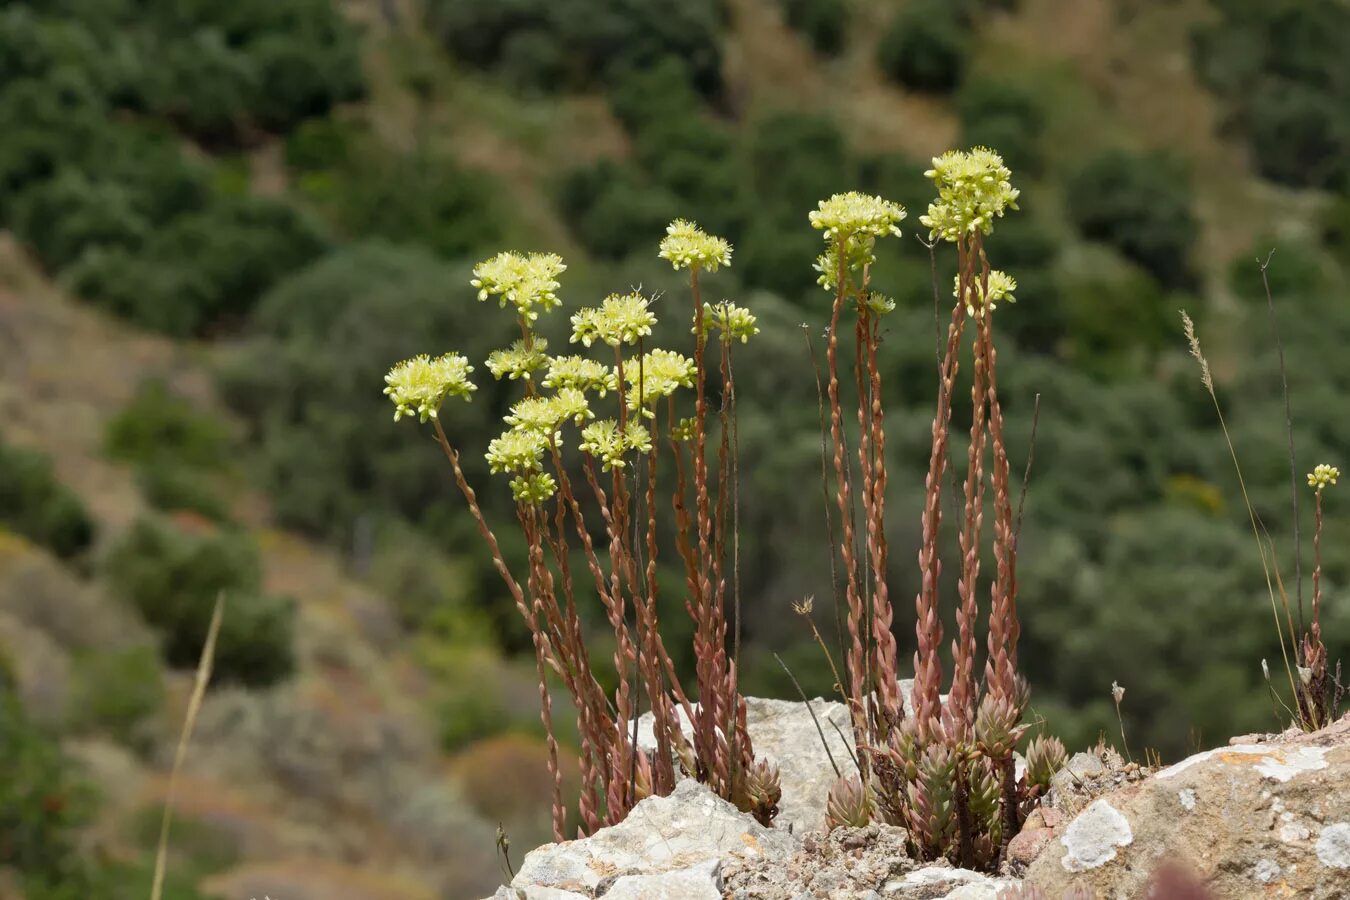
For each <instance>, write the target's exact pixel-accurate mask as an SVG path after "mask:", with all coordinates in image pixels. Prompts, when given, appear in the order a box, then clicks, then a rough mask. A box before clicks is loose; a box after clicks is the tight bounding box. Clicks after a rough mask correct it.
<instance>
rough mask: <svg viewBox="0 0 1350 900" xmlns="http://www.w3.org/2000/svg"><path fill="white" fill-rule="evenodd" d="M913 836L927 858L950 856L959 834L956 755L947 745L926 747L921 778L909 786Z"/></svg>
mask: <svg viewBox="0 0 1350 900" xmlns="http://www.w3.org/2000/svg"><path fill="white" fill-rule="evenodd" d="M909 820H910V821H909V826H910V834H911V836H912V837H913V839H914V840H915V842H917V843H918V844H919V846H920V848H921V849H922V850H923V852H924V854H925V856H926V857H927V858H930V859H936V858H938V857H940V856H946V855H948V851H949V850H950V849H951V845H952V840H953V838H954V837H955V835H956V753H955V752H954V751H953V750H952V748H951V747H950V746H949V745H947V744H944V743H940V742H935V743H932V744H929V745H928V746H927V747H925V748H924V750H923V754H922V755H921V756H920V757H919V777H918V778H917V779H916V780H915V781H912V782H910V785H909Z"/></svg>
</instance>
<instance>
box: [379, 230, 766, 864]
mask: <svg viewBox="0 0 1350 900" xmlns="http://www.w3.org/2000/svg"><path fill="white" fill-rule="evenodd" d="M731 254H732V248H731V245H730V244H729V243H728V242H727V241H725V240H723V239H722V238H719V237H715V236H712V235H709V234H706V233H705V232H703V231H702V230H701V229H699V228H698V226H696V225H695V224H693V223H691V222H686V221H684V220H677V221H675V222H673V223H672V224H671V225H670V227H669V229H668V233H667V235H666V237H665V239H664V240H662V241H661V246H660V256H661V257H662V258H663V259H665V260H666V261H668V262H669V263H671V265H672V266H674V267H675V268H676V269H683V270H687V271H688V273H689V284H690V295H691V296H690V304H691V305H690V307H689V308H690V319H691V323H692V328H691V334H692V336H693V355H692V356H686V355H685V354H684V353H681V352H679V351H676V350H671V349H667V348H661V347H649V346H648V342H649V340H650V338H651V335H652V328H653V326H655V325H656V323H657V315H656V311H655V309H654V308H653V298H651V297H648V296H646V295H644V294H642V293H641V292H639V291H632V292H629V293H624V294H611V295H609V296H608V297H605V298H604V299H603V300H602V301H601V303H600V304H599V305H598V306H594V307H586V308H582V309H578V310H577V311H576V312H574V313H573V314H572V315H571V326H572V332H571V340H570V344H571V345H572V346H571V347H570V348H569V349H571V350H573V351H580V352H572V353H567V354H558V355H553V354H551V353H550V348H549V345H548V343H547V341H546V340H545V339H544V338H543V337H542V336H540V335H539V334H537V326H538V322H539V320H540V317H541V316H543V315H547V314H549V313H551V312H553V311H554V310H556V309H558V308H559V307H560V306H561V305H562V301H561V299H560V298H559V294H558V291H559V289H560V281H559V278H560V276H561V275H562V273H563V272H564V271H565V270H566V266H565V265H564V264H563V261H562V260H561V258H559V257H558V256H556V255H553V254H542V253H536V254H529V255H522V254H518V253H509V252H508V253H499V254H497V255H496V256H494V257H492V258H491V259H488V260H485V261H483V262H481V263H479V264H478V265H477V266H476V267H475V268H474V271H473V280H472V282H471V284H472V286H473V287H474V288H476V289H477V292H478V299H479V300H480V301H488V300H494V299H495V300H496V301H497V303H498V304H499V305H500V307H501V308H502V309H504V310H507V311H509V312H510V313H511V314H513V315H514V317H515V319H516V323H517V325H518V327H519V330H520V339H519V340H517V341H515V342H513V343H512V344H511V345H510V346H509V347H504V348H501V349H499V350H495V351H493V352H492V353H491V354H489V356H488V358H487V360H486V363H485V364H486V367H487V369H488V371H489V372H490V373H491V374H492V376H493V377H494V378H497V379H498V380H501V379H506V380H508V381H511V382H515V383H519V385H520V387H521V392H522V396H521V397H520V399H519V400H517V401H516V402H515V403H514V404H512V406H511V407H510V409H509V411H508V412H507V414H506V415H505V416H504V417H503V424H504V426H505V428H504V430H503V431H502V433H501V434H500V435H499V436H498V437H496V438H494V439H493V440H492V441H490V442H489V444H488V447H487V450H486V458H487V461H488V465H489V469H490V471H491V473H492V474H494V475H498V476H501V477H502V478H503V479H504V480H505V481H506V482H507V486H508V487H509V489H510V492H511V497H512V499H513V500H514V501H515V507H516V518H517V524H518V526H519V527H520V529H521V532H522V534H523V536H524V538H525V542H526V545H527V547H528V551H529V552H528V569H527V571H526V572H525V573H524V575H523V576H522V577H517V575H516V574H515V573H513V572H512V571H511V570H510V568H509V567H508V566H507V564H506V562H505V560H504V558H503V555H502V553H501V550H500V548H499V546H498V542H497V538H496V536H495V533H494V531H493V528H492V526H491V525H489V523H488V522H487V520H486V519H485V517H484V515H483V512H482V510H481V508H480V507H479V504H478V501H477V496H476V494H475V492H474V489H473V487H471V486H470V485H469V483H468V481H467V479H466V477H465V475H464V472H463V469H462V467H461V465H460V456H459V454H460V450H459V448H458V447H456V445H455V443H454V442H453V441H452V439H451V437H450V435H449V433H448V432H447V430H446V428H445V426H444V425H443V424H442V421H441V416H440V412H441V409H442V407H443V405H444V404H445V402H446V401H447V400H450V399H452V398H460V399H464V400H469V399H471V398H472V395H473V392H474V390H475V386H474V384H473V383H472V381H471V380H470V379H471V376H472V374H473V372H474V370H475V369H474V366H473V365H471V364H470V363H469V361H468V360H467V359H466V358H465V357H463V356H462V355H460V354H457V353H453V352H451V353H446V354H444V355H442V356H439V357H434V358H433V357H430V356H418V357H414V358H412V359H409V360H406V361H404V362H401V363H399V364H398V365H396V366H394V367H393V368H392V369H391V370H390V371H389V374H388V375H387V376H386V379H385V381H386V384H387V386H386V388H385V393H386V394H387V395H388V396H389V398H390V400H391V401H392V402H393V404H394V410H395V411H394V418H395V420H398V419H402V418H404V417H414V416H415V417H416V418H417V419H418V421H419V422H421V423H423V424H426V423H430V425H431V427H432V430H433V432H434V434H435V437H436V440H437V442H438V443H439V444H440V447H441V449H442V451H443V452H444V454H445V456H446V458H447V459H448V460H449V462H450V465H451V468H452V469H453V472H454V476H455V481H456V484H457V486H458V488H459V490H460V492H461V493H462V495H463V497H464V500H465V502H466V504H467V506H468V509H469V512H470V514H471V515H472V516H473V518H474V521H475V523H476V524H477V527H478V530H479V533H480V534H481V536H482V537H483V539H484V541H485V542H486V543H487V546H488V549H489V551H490V553H491V555H492V557H493V560H494V564H495V566H496V569H497V571H498V573H499V574H500V575H501V577H502V579H503V581H504V582H505V583H506V586H507V589H508V591H509V592H510V594H511V596H512V598H513V600H514V602H515V605H516V607H517V609H518V611H519V613H520V615H521V617H522V618H523V619H524V621H525V623H526V625H527V626H528V628H529V631H530V634H531V635H532V639H533V647H534V656H535V664H536V668H537V670H538V675H539V682H540V687H539V696H540V707H541V708H540V712H541V718H542V721H543V724H544V728H545V731H546V734H547V738H548V752H549V768H550V771H551V773H552V776H553V784H554V792H553V830H554V836H555V838H556V839H558V840H563V839H565V836H566V833H567V822H566V809H567V804H566V802H565V800H564V798H563V796H562V787H561V776H560V769H559V765H558V754H559V747H558V743H557V740H556V739H555V737H554V728H553V710H552V699H551V696H550V693H549V690H548V676H549V675H550V673H551V674H552V675H553V676H556V677H557V678H558V679H559V680H560V681H561V682H562V684H563V686H564V687H565V688H566V689H567V691H568V694H569V695H570V697H571V699H572V702H573V704H574V705H575V707H576V710H577V719H578V730H579V733H580V738H581V741H580V743H581V746H580V752H579V766H580V771H581V780H582V788H581V796H580V800H579V804H578V810H579V815H580V819H581V821H580V824H579V831H580V833H583V834H584V833H589V832H592V831H594V830H595V829H597V828H599V827H601V826H603V825H606V824H612V823H614V822H617V821H619V820H621V819H622V818H623V817H624V816H625V815H626V814H627V813H628V811H629V810H630V809H631V808H632V807H633V805H634V804H635V803H637V802H638V801H639V800H641V799H642V798H643V797H646V796H649V795H651V794H667V793H669V792H670V791H671V790H672V789H673V788H674V786H675V781H676V778H677V774H678V773H677V767H678V770H679V771H683V772H684V774H686V775H689V776H692V777H696V778H698V779H699V780H701V781H704V782H707V783H708V784H709V785H710V787H712V789H713V790H714V791H716V792H717V793H718V794H720V795H721V796H723V797H725V798H726V799H728V800H730V801H732V802H734V803H736V804H737V805H738V806H739V807H740V808H742V809H744V810H747V811H749V812H751V813H753V814H754V815H755V816H756V817H757V818H758V819H759V820H760V821H762V822H764V823H766V824H767V823H769V822H771V821H772V819H773V817H774V815H776V813H777V810H778V801H779V799H780V796H781V790H780V788H779V775H778V769H777V768H776V767H775V766H773V765H771V764H769V763H767V762H765V761H762V760H761V761H756V760H755V758H754V754H753V748H752V746H751V742H750V738H749V735H748V733H747V731H746V726H745V703H744V701H743V700H742V699H741V697H740V694H739V692H738V690H737V671H736V664H735V660H734V659H732V658H731V657H729V655H728V653H727V646H726V645H727V615H726V589H727V577H728V573H727V572H726V557H727V552H726V550H727V545H728V539H729V536H728V533H727V528H726V524H725V523H726V516H725V514H724V513H725V510H726V506H727V504H728V503H729V502H732V501H730V500H729V498H728V496H727V494H728V492H734V490H735V488H734V482H735V478H734V474H733V472H734V466H735V460H734V455H733V454H732V453H731V447H730V444H729V441H728V434H729V433H731V432H732V431H733V430H734V420H735V415H736V409H735V382H734V377H733V369H732V356H733V352H732V351H733V347H734V346H735V345H736V344H738V343H744V342H745V341H748V340H749V339H750V338H751V337H752V336H754V335H755V334H756V333H758V328H757V326H756V320H755V316H754V315H753V314H752V313H751V312H749V311H748V310H746V309H744V308H742V307H739V306H736V305H734V304H731V303H725V302H724V303H718V304H708V303H705V302H704V301H703V300H702V297H701V294H700V283H699V279H700V275H701V274H702V273H703V272H713V271H716V270H717V269H719V268H721V267H723V266H727V265H730V262H731ZM710 342H712V343H711V344H710ZM710 345H711V346H712V348H713V353H714V354H715V360H716V364H717V365H718V368H719V370H720V376H721V383H722V395H723V397H724V402H723V403H722V404H721V409H720V411H719V412H718V415H719V417H720V418H721V423H720V424H721V428H720V434H721V442H720V447H719V448H718V453H717V460H716V465H717V471H716V473H715V474H716V477H715V479H714V478H713V476H712V475H711V474H710V473H709V465H708V456H709V454H708V452H707V427H706V426H707V418H708V403H707V397H706V383H707V381H708V378H709V373H708V371H707V370H708V368H709V363H708V357H709V352H708V351H709V349H710ZM690 395H692V396H690ZM688 413H692V414H688ZM663 447H667V448H668V449H669V453H670V456H671V458H672V459H673V463H674V466H673V467H674V485H673V489H672V493H671V501H672V504H673V506H674V511H675V522H676V533H675V535H674V536H673V537H674V543H675V546H676V548H677V551H678V554H679V557H680V559H681V560H682V562H683V564H684V569H685V582H686V591H687V594H686V597H685V601H686V602H685V606H686V608H687V609H688V610H689V612H690V614H691V615H692V617H693V620H694V625H695V628H694V651H695V657H696V659H697V689H698V693H697V703H696V704H695V703H693V702H691V701H690V699H689V697H688V696H686V694H685V692H684V690H683V688H682V686H681V682H680V679H679V677H678V674H677V673H676V671H675V667H674V664H673V662H672V659H671V655H670V653H669V652H668V650H667V648H666V646H665V643H664V639H663V638H662V634H661V629H660V623H659V621H658V617H657V578H656V571H657V569H656V567H657V561H658V554H659V549H660V543H661V542H660V540H659V538H660V535H659V534H658V528H657V521H658V513H657V509H658V497H659V496H660V493H659V490H658V485H659V484H660V480H659V479H658V475H660V474H661V472H659V471H658V469H659V467H658V459H659V458H660V455H661V450H662V448H663ZM667 478H669V476H667ZM691 481H692V485H691V484H690V482H691ZM710 482H712V483H713V485H714V487H711V488H710ZM667 483H668V482H667ZM691 496H692V503H693V508H692V511H691V509H690V506H689V502H690V498H691ZM597 519H598V522H599V523H601V524H602V525H603V531H604V534H605V537H606V545H604V546H597V543H598V542H596V541H595V540H594V539H593V537H592V535H593V534H594V533H596V532H594V531H593V530H592V526H593V525H595V524H596V523H597ZM569 532H570V533H572V534H573V535H575V539H576V541H577V542H578V543H579V545H580V547H581V550H582V555H583V557H584V559H585V563H586V569H587V573H586V575H589V580H590V582H591V585H592V586H593V589H594V591H595V594H596V595H597V596H598V597H599V599H600V603H601V605H602V607H603V608H604V611H605V616H606V619H607V624H608V626H609V627H610V629H611V630H612V631H613V634H614V641H615V643H614V657H613V666H614V670H615V673H616V682H617V683H616V686H615V688H614V690H613V692H612V694H611V693H609V692H607V691H606V690H605V689H603V688H602V687H601V686H600V683H599V681H598V679H597V677H596V674H595V665H594V661H593V660H592V657H591V653H590V649H589V647H588V646H587V642H586V635H585V630H584V628H583V625H582V622H581V620H580V617H579V616H578V613H577V603H576V596H577V592H578V590H580V589H581V588H580V585H579V582H580V581H581V580H582V579H584V578H585V577H586V575H581V574H578V573H574V572H573V571H572V568H571V563H570V560H571V555H570V551H569V537H568V533H569ZM733 567H734V563H733ZM733 576H734V573H733ZM644 698H645V703H646V706H647V708H648V709H650V710H651V712H652V714H653V718H654V733H655V741H656V750H655V752H652V753H649V752H646V751H643V750H642V749H640V748H639V747H638V746H637V741H636V727H635V723H636V719H637V716H638V713H639V712H640V711H641V706H642V704H643V700H644ZM679 709H682V710H683V712H684V714H685V717H686V718H687V719H688V720H690V721H691V722H692V723H693V726H694V727H693V738H692V741H690V740H687V739H686V737H685V735H684V734H683V732H682V731H681V729H680V726H679V717H678V716H677V710H679Z"/></svg>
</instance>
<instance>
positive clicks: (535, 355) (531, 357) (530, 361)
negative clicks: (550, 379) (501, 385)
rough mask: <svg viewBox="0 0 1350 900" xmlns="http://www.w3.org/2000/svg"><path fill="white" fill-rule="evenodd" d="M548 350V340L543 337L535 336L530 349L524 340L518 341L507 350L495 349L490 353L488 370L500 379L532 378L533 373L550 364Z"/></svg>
mask: <svg viewBox="0 0 1350 900" xmlns="http://www.w3.org/2000/svg"><path fill="white" fill-rule="evenodd" d="M547 351H548V341H546V340H544V339H543V338H541V337H537V338H535V339H534V341H533V343H532V344H531V346H530V347H529V348H528V349H527V348H526V347H525V342H524V341H523V340H520V341H516V342H515V343H514V344H512V345H511V346H510V347H508V348H507V349H505V350H493V351H492V352H491V353H489V354H488V358H487V367H488V371H489V372H491V373H492V377H493V378H496V379H497V380H498V381H501V379H502V377H503V376H505V377H507V378H510V379H511V380H512V381H515V380H516V379H517V378H530V377H531V375H532V373H534V372H536V371H538V370H539V369H542V368H543V367H544V366H546V365H548V352H547Z"/></svg>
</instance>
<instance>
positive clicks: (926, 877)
mask: <svg viewBox="0 0 1350 900" xmlns="http://www.w3.org/2000/svg"><path fill="white" fill-rule="evenodd" d="M1016 884H1017V881H1016V880H1014V879H1011V878H994V877H991V876H989V875H985V874H983V873H981V872H972V871H971V870H969V869H957V868H953V867H951V866H948V865H942V864H938V865H929V866H924V867H923V868H921V869H915V870H914V871H912V872H910V873H909V874H907V875H905V876H904V877H903V878H899V879H896V880H894V881H890V882H887V883H886V885H885V887H883V888H882V893H883V895H884V896H885V897H887V898H891V900H925V898H940V900H997V897H998V893H999V891H1001V890H1003V889H1004V888H1008V887H1013V886H1014V885H1016Z"/></svg>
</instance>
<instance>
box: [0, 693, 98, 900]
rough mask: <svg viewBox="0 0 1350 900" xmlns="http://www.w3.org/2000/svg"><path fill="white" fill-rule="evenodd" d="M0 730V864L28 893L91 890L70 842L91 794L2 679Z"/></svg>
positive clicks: (88, 893)
mask: <svg viewBox="0 0 1350 900" xmlns="http://www.w3.org/2000/svg"><path fill="white" fill-rule="evenodd" d="M0 734H3V735H4V736H5V739H4V740H3V741H0V772H4V773H5V777H4V778H0V835H3V840H0V868H5V869H11V870H13V871H15V872H17V873H19V878H20V884H21V885H22V887H23V890H24V892H25V894H26V896H29V897H35V898H47V897H51V898H53V900H58V898H59V900H65V898H70V900H75V898H78V897H88V896H91V891H92V889H93V887H94V886H93V884H92V883H91V882H90V880H89V878H88V872H87V871H86V869H85V867H84V866H83V865H82V863H81V861H80V859H79V856H78V853H77V851H76V842H77V838H78V835H79V829H80V828H81V827H82V826H83V825H84V824H86V823H87V822H88V820H89V817H90V812H91V801H92V796H91V794H90V792H89V789H88V788H87V786H85V785H84V784H82V783H81V782H79V781H78V780H77V779H76V778H75V777H73V775H72V772H71V770H70V766H69V764H68V763H67V762H66V760H65V758H64V757H63V756H62V753H61V747H60V744H59V743H57V741H56V740H54V739H53V738H50V737H48V736H47V735H44V734H43V733H42V732H41V731H39V730H38V728H37V726H36V725H35V724H34V723H33V722H32V721H31V720H30V719H29V718H28V716H27V715H25V713H24V710H23V707H22V706H21V705H20V703H19V700H18V698H17V697H16V696H15V694H14V691H13V689H12V687H11V686H10V685H9V684H8V683H6V682H5V681H3V680H0ZM59 890H64V891H66V893H58V891H59Z"/></svg>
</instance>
